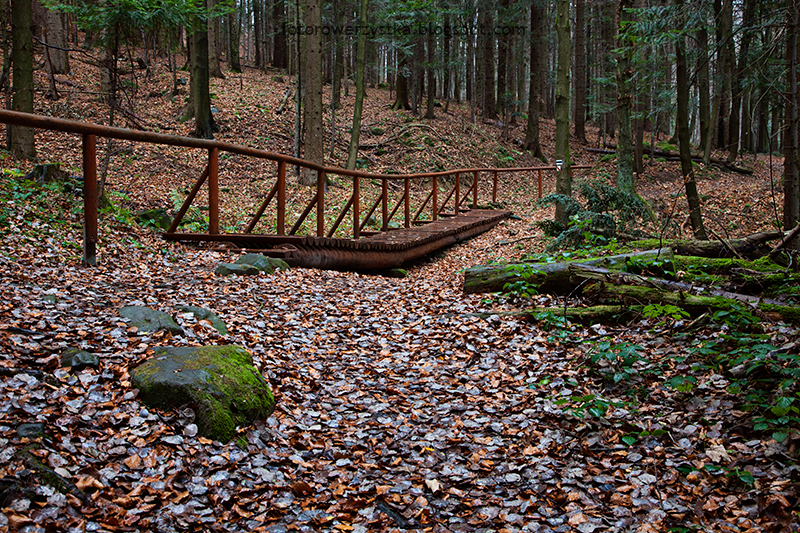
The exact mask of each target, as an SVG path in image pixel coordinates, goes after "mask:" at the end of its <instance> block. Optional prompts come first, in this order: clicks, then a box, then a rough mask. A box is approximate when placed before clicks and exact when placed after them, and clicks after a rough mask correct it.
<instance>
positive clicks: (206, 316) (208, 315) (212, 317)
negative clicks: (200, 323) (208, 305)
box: [178, 305, 228, 335]
mask: <svg viewBox="0 0 800 533" xmlns="http://www.w3.org/2000/svg"><path fill="white" fill-rule="evenodd" d="M178 309H179V310H180V311H182V312H184V313H192V314H193V315H194V316H195V317H196V318H197V319H198V320H208V321H209V322H211V326H213V328H214V329H215V330H217V331H218V332H219V334H220V335H227V334H228V326H226V325H225V322H223V321H222V320H221V319H220V318H219V317H218V316H217V315H216V314H215V313H214V312H213V311H211V310H209V309H204V308H202V307H195V306H193V305H180V306H178Z"/></svg>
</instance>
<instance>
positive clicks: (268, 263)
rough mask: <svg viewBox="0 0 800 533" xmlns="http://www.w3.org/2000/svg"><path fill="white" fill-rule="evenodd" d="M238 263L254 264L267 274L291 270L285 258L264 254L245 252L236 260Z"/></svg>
mask: <svg viewBox="0 0 800 533" xmlns="http://www.w3.org/2000/svg"><path fill="white" fill-rule="evenodd" d="M236 264H237V265H250V266H254V267H256V268H257V269H259V270H260V271H261V272H266V273H267V274H273V273H275V271H276V270H289V264H288V263H287V262H286V261H284V260H283V259H278V258H276V257H267V256H265V255H262V254H244V255H243V256H241V257H239V259H237V260H236Z"/></svg>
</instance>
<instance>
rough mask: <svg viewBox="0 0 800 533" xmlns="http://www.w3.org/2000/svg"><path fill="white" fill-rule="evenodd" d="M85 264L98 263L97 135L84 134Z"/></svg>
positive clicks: (92, 264)
mask: <svg viewBox="0 0 800 533" xmlns="http://www.w3.org/2000/svg"><path fill="white" fill-rule="evenodd" d="M82 262H83V264H84V266H95V265H96V264H97V137H96V136H94V135H84V136H83V261H82Z"/></svg>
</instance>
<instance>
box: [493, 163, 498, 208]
mask: <svg viewBox="0 0 800 533" xmlns="http://www.w3.org/2000/svg"><path fill="white" fill-rule="evenodd" d="M492 203H493V204H496V203H497V171H496V170H495V171H494V178H493V179H492Z"/></svg>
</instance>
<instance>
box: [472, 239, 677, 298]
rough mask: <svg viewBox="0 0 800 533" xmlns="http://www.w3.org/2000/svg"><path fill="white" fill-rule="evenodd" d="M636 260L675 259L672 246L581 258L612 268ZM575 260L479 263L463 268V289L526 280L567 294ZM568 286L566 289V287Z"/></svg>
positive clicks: (542, 289)
mask: <svg viewBox="0 0 800 533" xmlns="http://www.w3.org/2000/svg"><path fill="white" fill-rule="evenodd" d="M631 259H633V260H635V261H637V262H652V261H657V260H660V261H673V259H674V257H673V255H672V250H671V249H669V248H659V249H655V250H647V251H643V252H632V253H629V254H619V255H612V256H606V257H596V258H589V259H585V260H582V261H580V264H581V265H587V266H588V265H591V266H596V267H604V268H611V269H616V270H619V269H622V268H625V265H626V264H627V263H628V261H629V260H631ZM574 264H576V263H567V262H561V263H515V264H509V265H488V266H486V265H479V266H474V267H471V268H468V269H467V270H465V271H464V293H465V294H478V293H485V292H499V291H502V290H503V289H504V287H505V286H506V285H508V284H511V283H515V282H517V281H522V280H526V281H528V282H529V283H532V284H534V285H536V286H537V287H538V290H539V292H542V293H547V294H566V293H568V292H570V291H571V290H572V288H567V286H568V285H569V267H570V265H574ZM565 288H566V290H564V289H565Z"/></svg>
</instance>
